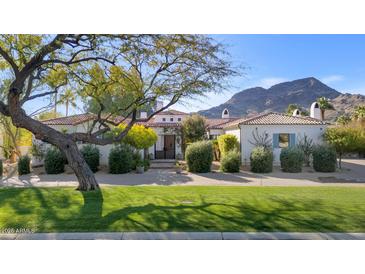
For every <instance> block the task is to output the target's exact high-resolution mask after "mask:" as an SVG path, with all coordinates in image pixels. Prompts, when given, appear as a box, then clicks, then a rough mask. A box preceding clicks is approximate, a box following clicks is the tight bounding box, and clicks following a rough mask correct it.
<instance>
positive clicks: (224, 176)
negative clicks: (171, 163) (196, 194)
mask: <svg viewBox="0 0 365 274" xmlns="http://www.w3.org/2000/svg"><path fill="white" fill-rule="evenodd" d="M95 176H96V179H97V181H98V182H99V184H101V185H131V186H134V185H162V186H168V185H202V186H207V185H211V186H218V185H222V186H229V185H234V186H324V185H325V186H328V185H337V186H338V185H343V186H345V185H346V186H365V160H358V159H356V160H344V164H343V170H342V171H339V172H334V173H319V172H313V171H311V170H304V171H303V172H301V173H284V172H281V171H280V169H279V168H275V169H274V172H272V173H269V174H254V173H252V172H250V171H247V170H242V171H241V172H239V173H221V172H219V171H214V172H210V173H201V174H194V173H190V172H182V173H181V174H177V173H176V172H175V171H174V170H173V169H150V170H149V171H147V172H145V173H144V174H135V173H128V174H119V175H113V174H108V173H105V172H97V173H96V174H95ZM0 186H14V187H27V186H47V187H48V186H75V187H76V186H77V180H76V177H75V176H74V175H72V174H59V175H32V174H31V175H26V176H20V177H18V176H13V177H11V178H6V179H3V181H0Z"/></svg>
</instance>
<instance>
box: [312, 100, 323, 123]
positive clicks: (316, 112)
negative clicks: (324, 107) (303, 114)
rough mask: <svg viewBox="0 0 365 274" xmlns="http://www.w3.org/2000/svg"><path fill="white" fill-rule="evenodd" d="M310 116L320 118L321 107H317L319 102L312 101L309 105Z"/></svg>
mask: <svg viewBox="0 0 365 274" xmlns="http://www.w3.org/2000/svg"><path fill="white" fill-rule="evenodd" d="M310 117H312V118H315V119H318V120H322V113H321V108H320V107H319V104H318V103H317V102H314V103H313V104H312V105H311V112H310Z"/></svg>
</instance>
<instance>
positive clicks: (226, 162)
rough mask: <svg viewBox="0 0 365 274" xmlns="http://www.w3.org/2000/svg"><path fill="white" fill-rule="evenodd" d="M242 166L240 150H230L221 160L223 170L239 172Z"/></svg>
mask: <svg viewBox="0 0 365 274" xmlns="http://www.w3.org/2000/svg"><path fill="white" fill-rule="evenodd" d="M240 166H241V155H240V153H239V152H238V151H236V150H232V151H229V152H228V153H227V154H226V155H225V156H224V157H223V158H222V160H221V170H222V171H223V172H239V171H240Z"/></svg>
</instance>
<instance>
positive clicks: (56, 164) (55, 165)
mask: <svg viewBox="0 0 365 274" xmlns="http://www.w3.org/2000/svg"><path fill="white" fill-rule="evenodd" d="M44 169H45V170H46V173H47V174H60V173H63V172H64V171H65V157H64V155H63V154H62V152H61V151H60V150H59V149H58V148H55V147H53V148H50V149H48V150H47V152H46V155H45V157H44Z"/></svg>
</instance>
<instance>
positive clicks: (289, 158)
mask: <svg viewBox="0 0 365 274" xmlns="http://www.w3.org/2000/svg"><path fill="white" fill-rule="evenodd" d="M303 162H304V153H303V151H302V150H301V149H299V148H298V147H286V148H283V149H282V150H281V153H280V165H281V169H282V170H283V171H284V172H301V171H302V166H303Z"/></svg>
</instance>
